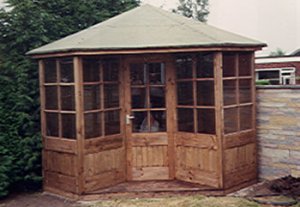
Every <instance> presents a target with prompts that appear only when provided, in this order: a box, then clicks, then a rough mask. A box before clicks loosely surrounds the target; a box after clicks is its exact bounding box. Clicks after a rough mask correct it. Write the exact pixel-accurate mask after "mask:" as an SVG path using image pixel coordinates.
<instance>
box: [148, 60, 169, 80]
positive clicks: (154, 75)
mask: <svg viewBox="0 0 300 207" xmlns="http://www.w3.org/2000/svg"><path fill="white" fill-rule="evenodd" d="M147 66H148V71H149V83H150V84H152V85H161V84H165V73H164V67H163V66H164V65H163V63H148V64H147Z"/></svg>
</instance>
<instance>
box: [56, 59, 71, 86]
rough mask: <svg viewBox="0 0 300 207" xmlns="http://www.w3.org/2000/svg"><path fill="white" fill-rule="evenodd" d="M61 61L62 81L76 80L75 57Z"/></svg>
mask: <svg viewBox="0 0 300 207" xmlns="http://www.w3.org/2000/svg"><path fill="white" fill-rule="evenodd" d="M59 63H60V82H62V83H71V82H74V70H73V59H72V58H65V59H61V60H60V61H59Z"/></svg>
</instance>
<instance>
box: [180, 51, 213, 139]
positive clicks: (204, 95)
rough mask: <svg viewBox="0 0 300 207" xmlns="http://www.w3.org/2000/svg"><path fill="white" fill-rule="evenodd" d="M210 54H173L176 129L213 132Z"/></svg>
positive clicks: (192, 131) (201, 132) (211, 54)
mask: <svg viewBox="0 0 300 207" xmlns="http://www.w3.org/2000/svg"><path fill="white" fill-rule="evenodd" d="M213 60H214V53H199V54H195V55H186V56H177V58H176V88H177V126H178V131H181V132H191V133H200V134H215V133H216V128H215V95H214V94H215V87H214V81H215V80H214V64H213Z"/></svg>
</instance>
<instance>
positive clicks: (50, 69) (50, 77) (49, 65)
mask: <svg viewBox="0 0 300 207" xmlns="http://www.w3.org/2000/svg"><path fill="white" fill-rule="evenodd" d="M44 73H45V74H44V77H45V83H56V82H57V74H56V61H55V60H54V59H48V60H44Z"/></svg>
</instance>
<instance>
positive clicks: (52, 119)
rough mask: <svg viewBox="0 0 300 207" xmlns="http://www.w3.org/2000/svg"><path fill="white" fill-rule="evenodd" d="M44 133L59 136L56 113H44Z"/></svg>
mask: <svg viewBox="0 0 300 207" xmlns="http://www.w3.org/2000/svg"><path fill="white" fill-rule="evenodd" d="M46 135H47V136H51V137H59V133H58V114H57V113H46Z"/></svg>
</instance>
